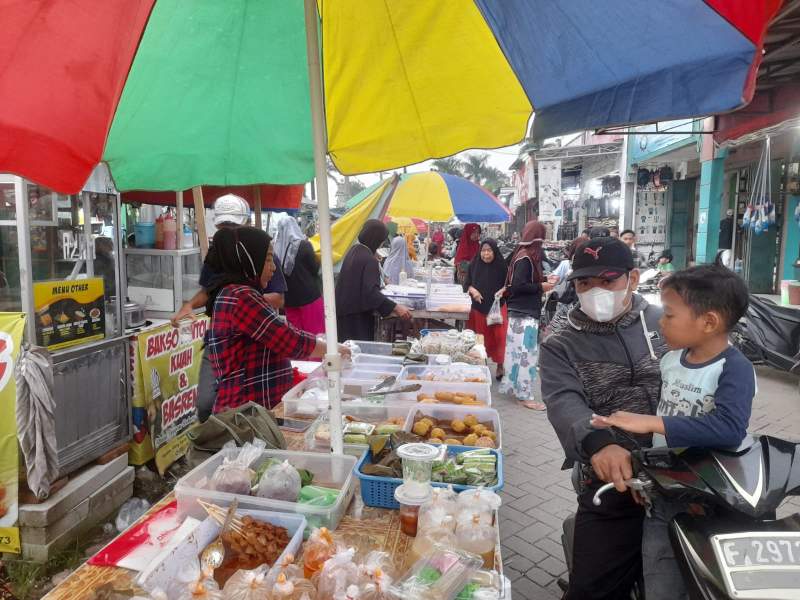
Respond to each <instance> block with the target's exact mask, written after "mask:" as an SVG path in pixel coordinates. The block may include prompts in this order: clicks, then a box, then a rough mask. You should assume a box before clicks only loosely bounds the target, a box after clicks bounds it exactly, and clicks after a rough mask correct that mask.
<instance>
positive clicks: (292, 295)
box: [275, 216, 325, 334]
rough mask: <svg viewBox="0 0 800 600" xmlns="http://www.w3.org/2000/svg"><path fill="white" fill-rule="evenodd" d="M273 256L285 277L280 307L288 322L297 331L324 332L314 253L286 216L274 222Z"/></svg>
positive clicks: (322, 305) (303, 236) (323, 315)
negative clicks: (275, 227) (281, 306)
mask: <svg viewBox="0 0 800 600" xmlns="http://www.w3.org/2000/svg"><path fill="white" fill-rule="evenodd" d="M275 256H276V258H277V259H278V264H279V265H280V266H281V270H282V271H283V275H284V277H285V278H286V288H287V289H286V296H285V303H284V311H285V312H286V318H287V319H288V320H289V323H291V324H292V325H294V326H295V327H297V328H298V329H300V330H301V331H307V332H309V333H313V334H318V333H325V305H324V303H323V301H322V288H321V286H320V278H319V263H318V262H317V256H316V254H315V253H314V248H313V246H312V245H311V242H309V241H308V238H306V236H305V235H303V232H302V231H300V226H299V225H298V224H297V221H295V220H294V218H292V217H290V216H286V217H284V218H283V219H281V220H280V221H279V222H278V233H277V234H276V235H275Z"/></svg>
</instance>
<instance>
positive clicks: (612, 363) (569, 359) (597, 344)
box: [539, 295, 667, 464]
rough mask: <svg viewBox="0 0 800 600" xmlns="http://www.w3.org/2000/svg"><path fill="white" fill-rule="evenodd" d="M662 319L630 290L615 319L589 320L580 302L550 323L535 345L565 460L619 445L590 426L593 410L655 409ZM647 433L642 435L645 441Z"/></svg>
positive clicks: (645, 411) (606, 412)
mask: <svg viewBox="0 0 800 600" xmlns="http://www.w3.org/2000/svg"><path fill="white" fill-rule="evenodd" d="M660 317H661V309H660V308H659V307H656V306H651V305H649V304H648V303H647V301H646V300H645V299H644V298H642V297H641V296H639V295H634V297H633V307H632V308H631V310H630V311H629V312H628V313H627V314H625V315H624V316H623V317H622V318H620V319H619V320H618V321H617V322H616V323H597V322H595V321H592V320H591V319H589V317H587V316H586V315H585V314H584V313H583V312H582V311H581V310H580V307H579V306H576V307H574V308H572V309H571V310H570V311H569V312H566V313H563V314H561V315H559V316H557V317H556V318H555V319H554V320H553V322H552V323H551V325H550V330H549V332H548V334H547V336H546V337H545V340H544V342H542V345H541V348H540V349H539V373H540V374H541V378H542V397H543V400H544V402H545V404H546V405H547V417H548V419H550V423H551V424H552V425H553V428H554V429H555V431H556V434H557V435H558V439H559V440H560V441H561V445H562V446H563V448H564V453H565V454H566V457H567V463H568V464H571V463H572V462H574V461H578V462H588V461H589V459H590V458H591V456H592V455H593V454H594V453H595V452H597V451H598V450H600V449H601V448H603V447H604V446H607V445H609V444H613V443H619V442H617V441H616V440H615V438H614V437H613V435H612V434H611V433H610V432H609V431H608V430H603V429H598V430H596V429H593V428H592V426H591V425H590V424H589V420H590V419H591V417H592V413H597V414H599V415H604V416H607V415H610V414H611V413H613V412H614V411H617V410H626V411H630V412H635V413H640V414H655V410H656V407H657V406H658V400H659V397H660V393H661V371H660V365H659V361H660V359H661V356H663V354H664V353H665V352H666V351H667V347H666V344H665V342H664V339H663V336H662V335H661V332H660V329H659V325H658V320H659V318H660ZM648 340H649V342H650V343H649V344H648ZM651 347H652V352H651ZM649 438H650V436H643V437H641V438H640V440H639V441H640V443H643V444H645V445H649V442H650V439H649ZM621 445H623V446H626V445H627V446H628V448H631V446H632V445H633V444H629V443H621Z"/></svg>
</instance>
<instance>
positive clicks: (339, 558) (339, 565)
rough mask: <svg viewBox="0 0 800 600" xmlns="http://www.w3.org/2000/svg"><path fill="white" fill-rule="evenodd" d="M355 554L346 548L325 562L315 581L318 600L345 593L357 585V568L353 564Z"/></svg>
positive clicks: (352, 549)
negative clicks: (350, 587)
mask: <svg viewBox="0 0 800 600" xmlns="http://www.w3.org/2000/svg"><path fill="white" fill-rule="evenodd" d="M355 553H356V551H355V549H354V548H348V549H347V550H342V551H340V552H337V553H336V554H334V555H333V556H332V557H330V558H329V559H328V560H327V561H325V565H324V566H323V567H322V570H321V571H320V572H319V574H318V575H317V580H316V585H317V597H318V598H333V597H334V596H336V594H341V593H343V592H346V591H347V588H348V587H349V586H351V585H354V584H358V567H357V566H356V563H355V562H353V557H354V556H355Z"/></svg>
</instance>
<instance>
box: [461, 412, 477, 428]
mask: <svg viewBox="0 0 800 600" xmlns="http://www.w3.org/2000/svg"><path fill="white" fill-rule="evenodd" d="M477 424H478V417H476V416H475V415H472V414H470V415H467V416H466V417H464V425H466V426H467V427H472V426H474V425H477Z"/></svg>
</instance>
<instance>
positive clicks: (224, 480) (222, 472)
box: [209, 439, 267, 496]
mask: <svg viewBox="0 0 800 600" xmlns="http://www.w3.org/2000/svg"><path fill="white" fill-rule="evenodd" d="M226 446H227V444H226ZM266 447H267V444H266V442H264V440H259V439H257V440H255V441H254V442H253V443H252V444H251V443H250V442H247V443H245V444H244V446H242V447H241V449H239V451H238V452H236V453H234V454H233V455H232V456H226V457H225V458H223V459H222V464H221V465H220V466H219V467H217V470H216V471H214V474H213V475H212V476H211V481H210V486H209V487H210V488H211V489H213V490H216V491H218V492H228V493H230V494H243V495H246V496H249V495H250V488H251V486H252V481H253V475H255V472H254V471H253V470H252V469H251V468H250V465H251V464H252V463H253V461H255V460H257V459H258V458H259V457H260V456H261V454H262V452H263V451H264V449H265V448H266ZM224 449H225V446H223V450H224Z"/></svg>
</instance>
